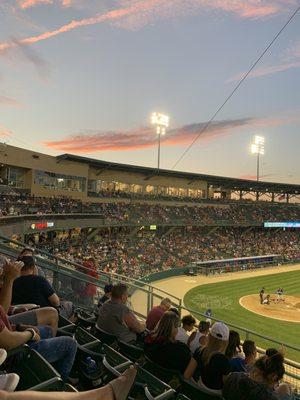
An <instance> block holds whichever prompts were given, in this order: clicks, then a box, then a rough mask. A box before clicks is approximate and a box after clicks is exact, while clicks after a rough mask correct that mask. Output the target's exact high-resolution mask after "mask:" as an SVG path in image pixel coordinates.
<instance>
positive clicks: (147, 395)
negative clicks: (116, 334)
mask: <svg viewBox="0 0 300 400" xmlns="http://www.w3.org/2000/svg"><path fill="white" fill-rule="evenodd" d="M103 348H104V352H105V357H104V359H103V366H104V369H105V370H106V373H107V375H106V377H105V382H109V381H110V380H111V379H114V378H116V377H118V376H119V375H120V374H121V373H122V372H124V371H125V370H126V369H127V368H128V367H129V366H130V365H132V362H131V361H130V360H128V359H127V358H125V357H124V356H122V355H121V354H120V353H118V352H117V351H116V350H115V349H113V348H111V347H109V346H107V345H103ZM174 397H175V391H174V390H173V389H171V387H170V386H168V385H167V384H165V383H164V382H162V381H161V380H160V379H158V378H157V377H156V376H154V375H152V374H150V373H149V372H148V371H146V370H145V369H143V368H141V367H138V372H137V376H136V380H135V384H134V387H133V388H132V390H131V392H130V398H134V399H135V398H136V399H139V400H140V399H148V400H155V399H160V400H167V399H171V398H174Z"/></svg>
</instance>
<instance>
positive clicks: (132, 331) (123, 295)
mask: <svg viewBox="0 0 300 400" xmlns="http://www.w3.org/2000/svg"><path fill="white" fill-rule="evenodd" d="M127 300H128V288H127V286H126V285H124V284H123V283H119V284H117V285H114V286H113V288H112V291H111V300H108V301H106V302H105V303H104V304H103V306H102V307H100V309H99V315H98V320H97V324H96V326H97V327H98V328H100V329H102V330H104V331H106V332H107V333H110V334H112V335H115V336H116V337H117V338H118V339H120V340H122V341H124V342H127V343H135V342H136V340H137V334H141V333H142V332H144V330H145V324H144V323H142V322H140V321H139V320H138V319H137V318H136V316H135V315H134V313H133V312H132V311H131V310H130V309H129V307H128V306H127V305H126V303H127Z"/></svg>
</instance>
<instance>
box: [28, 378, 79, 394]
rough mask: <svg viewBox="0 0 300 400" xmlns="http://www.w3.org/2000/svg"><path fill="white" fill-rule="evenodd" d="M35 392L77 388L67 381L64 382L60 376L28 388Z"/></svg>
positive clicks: (67, 390)
mask: <svg viewBox="0 0 300 400" xmlns="http://www.w3.org/2000/svg"><path fill="white" fill-rule="evenodd" d="M28 390H30V391H35V392H77V390H76V389H75V388H74V387H73V386H72V385H69V384H68V383H65V382H64V381H63V380H62V379H61V378H53V379H50V380H49V381H47V382H43V383H40V384H39V385H36V386H33V387H31V388H29V389H28Z"/></svg>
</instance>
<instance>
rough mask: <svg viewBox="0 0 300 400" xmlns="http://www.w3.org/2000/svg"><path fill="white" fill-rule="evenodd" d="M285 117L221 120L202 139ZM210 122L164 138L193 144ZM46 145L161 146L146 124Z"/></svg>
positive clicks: (167, 142) (91, 148)
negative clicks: (135, 127) (130, 128)
mask: <svg viewBox="0 0 300 400" xmlns="http://www.w3.org/2000/svg"><path fill="white" fill-rule="evenodd" d="M283 121H284V120H280V119H277V120H273V119H263V118H262V119H252V118H244V119H237V120H225V121H217V122H214V123H212V124H211V125H210V127H209V128H208V129H207V130H206V131H204V132H203V133H201V136H200V138H199V141H201V142H202V143H207V142H210V141H212V140H216V139H218V138H220V137H224V136H228V135H230V134H233V133H236V132H241V130H242V129H243V128H247V127H250V126H251V127H252V128H253V127H254V126H255V127H257V128H258V127H262V126H273V125H280V124H282V123H283ZM205 125H206V123H205V122H204V123H196V124H190V125H185V126H183V127H181V128H176V129H170V130H169V131H168V134H167V135H166V136H165V137H163V138H162V140H163V144H164V146H181V145H186V144H189V143H191V141H192V140H193V139H194V138H195V137H196V136H198V134H199V133H200V132H201V130H202V129H203V127H204V126H205ZM43 144H44V145H45V146H46V147H50V148H53V149H55V150H59V151H64V152H74V153H93V152H95V151H120V150H139V149H146V148H151V147H154V146H156V145H157V138H156V135H155V134H154V132H153V128H146V127H142V128H140V129H135V130H133V131H108V132H102V131H99V132H98V131H88V132H86V133H80V134H75V135H70V136H68V137H66V138H64V139H62V140H57V141H47V142H44V143H43Z"/></svg>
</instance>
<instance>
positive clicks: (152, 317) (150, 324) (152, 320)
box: [146, 306, 165, 331]
mask: <svg viewBox="0 0 300 400" xmlns="http://www.w3.org/2000/svg"><path fill="white" fill-rule="evenodd" d="M164 313H165V310H164V309H163V308H162V306H155V307H153V308H152V310H151V311H150V312H149V314H148V317H147V319H146V326H147V329H149V331H153V329H154V328H155V327H156V325H157V323H158V322H159V320H160V319H161V317H162V316H163V314H164Z"/></svg>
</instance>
